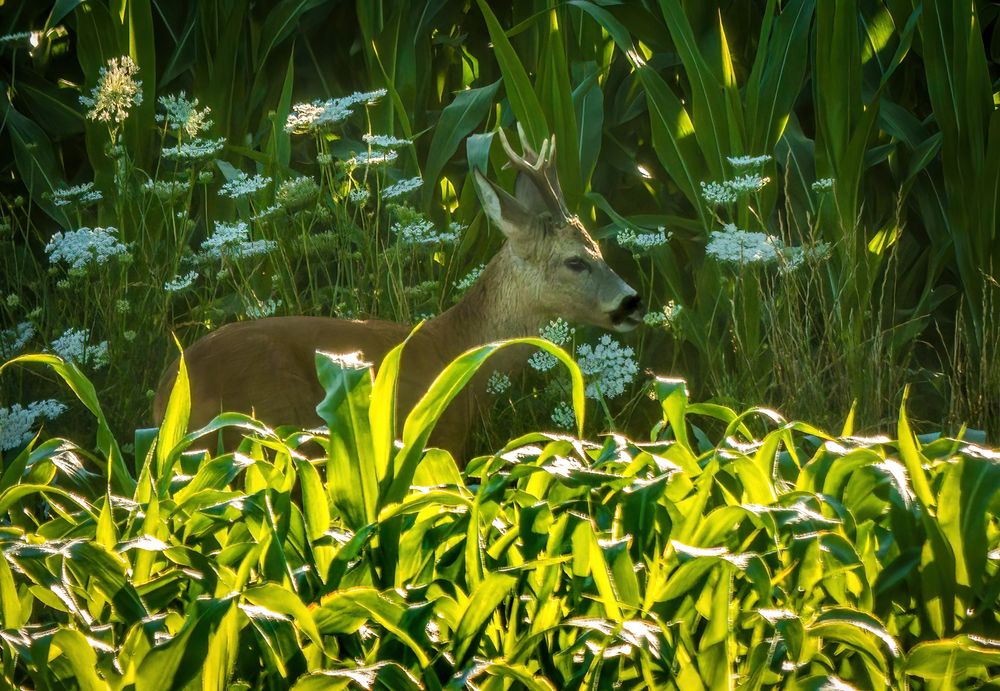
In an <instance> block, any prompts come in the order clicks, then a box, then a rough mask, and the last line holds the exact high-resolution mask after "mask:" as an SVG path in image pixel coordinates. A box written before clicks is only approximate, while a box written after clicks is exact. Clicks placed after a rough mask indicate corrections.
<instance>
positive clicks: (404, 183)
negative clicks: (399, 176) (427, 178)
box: [382, 177, 424, 199]
mask: <svg viewBox="0 0 1000 691" xmlns="http://www.w3.org/2000/svg"><path fill="white" fill-rule="evenodd" d="M423 184H424V181H423V179H422V178H419V177H417V178H409V179H407V180H400V181H399V182H397V183H396V184H394V185H389V186H388V187H386V188H385V189H384V190H382V199H394V198H396V197H401V196H403V195H404V194H408V193H410V192H412V191H413V190H415V189H417V188H419V187H420V186H421V185H423Z"/></svg>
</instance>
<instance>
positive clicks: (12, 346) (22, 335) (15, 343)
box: [0, 322, 35, 360]
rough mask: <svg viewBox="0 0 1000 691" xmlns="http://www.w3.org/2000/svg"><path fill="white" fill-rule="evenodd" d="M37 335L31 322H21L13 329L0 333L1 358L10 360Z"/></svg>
mask: <svg viewBox="0 0 1000 691" xmlns="http://www.w3.org/2000/svg"><path fill="white" fill-rule="evenodd" d="M34 335H35V327H34V325H33V324H32V323H31V322H21V323H20V324H18V325H17V326H15V327H14V328H13V329H4V330H3V331H0V358H2V359H4V360H8V359H10V358H12V357H14V356H15V355H17V354H18V353H19V352H21V349H22V348H24V346H25V345H26V344H27V343H28V341H30V340H31V338H32V337H33V336H34Z"/></svg>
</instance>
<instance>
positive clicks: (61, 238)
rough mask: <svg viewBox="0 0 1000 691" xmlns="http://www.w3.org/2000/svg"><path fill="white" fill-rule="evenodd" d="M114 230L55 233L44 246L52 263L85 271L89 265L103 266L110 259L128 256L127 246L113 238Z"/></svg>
mask: <svg viewBox="0 0 1000 691" xmlns="http://www.w3.org/2000/svg"><path fill="white" fill-rule="evenodd" d="M117 232H118V231H117V230H116V229H115V228H110V227H108V228H93V229H91V228H80V229H79V230H68V231H66V232H65V233H63V232H62V231H59V232H57V233H56V234H55V235H53V236H52V239H51V240H49V243H48V244H47V245H46V246H45V251H46V253H48V255H49V261H50V262H52V263H55V262H58V261H64V262H66V263H67V264H69V265H70V270H72V271H77V272H82V271H86V269H87V266H88V265H89V264H92V263H93V264H97V265H100V264H104V263H105V262H107V261H108V260H109V259H110V258H111V257H116V256H123V255H127V254H128V246H127V245H124V244H122V243H121V242H119V241H118V238H117V237H115V233H117Z"/></svg>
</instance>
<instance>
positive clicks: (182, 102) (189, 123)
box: [156, 91, 212, 137]
mask: <svg viewBox="0 0 1000 691" xmlns="http://www.w3.org/2000/svg"><path fill="white" fill-rule="evenodd" d="M159 101H160V105H161V106H162V107H163V110H164V111H166V112H164V113H162V114H158V115H157V116H156V121H157V122H162V123H163V124H164V126H165V127H166V128H167V129H168V130H172V131H174V132H177V133H180V132H184V134H186V135H187V136H189V137H197V136H198V133H199V132H204V131H206V130H208V128H209V127H211V126H212V121H211V120H209V119H208V114H209V113H210V112H211V108H208V107H206V108H204V109H202V110H198V99H197V98H196V99H194V100H191V101H189V100H188V99H187V96H186V95H185V93H184V92H183V91H181V92H180V93H179V94H177V95H176V96H160V98H159Z"/></svg>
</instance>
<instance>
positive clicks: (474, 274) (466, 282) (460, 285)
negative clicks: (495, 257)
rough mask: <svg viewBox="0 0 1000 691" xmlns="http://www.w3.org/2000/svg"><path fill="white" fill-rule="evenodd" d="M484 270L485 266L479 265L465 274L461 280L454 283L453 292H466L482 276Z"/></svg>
mask: <svg viewBox="0 0 1000 691" xmlns="http://www.w3.org/2000/svg"><path fill="white" fill-rule="evenodd" d="M485 268H486V265H485V264H480V265H479V266H477V267H475V268H474V269H472V271H470V272H469V273H467V274H465V276H464V277H463V278H462V279H461V280H459V281H455V290H457V291H458V292H460V293H464V292H465V291H467V290H468V289H469V288H471V287H472V284H473V283H475V282H476V281H478V280H479V277H480V276H482V275H483V270H484V269H485Z"/></svg>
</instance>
